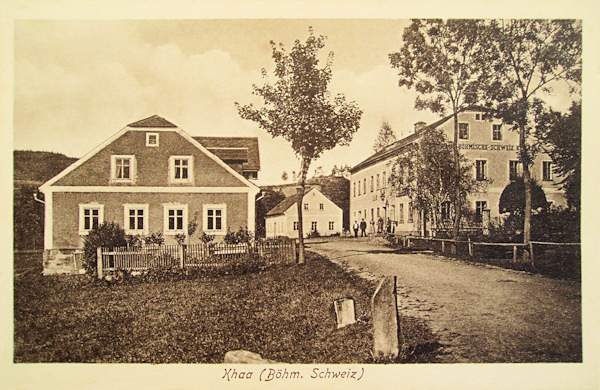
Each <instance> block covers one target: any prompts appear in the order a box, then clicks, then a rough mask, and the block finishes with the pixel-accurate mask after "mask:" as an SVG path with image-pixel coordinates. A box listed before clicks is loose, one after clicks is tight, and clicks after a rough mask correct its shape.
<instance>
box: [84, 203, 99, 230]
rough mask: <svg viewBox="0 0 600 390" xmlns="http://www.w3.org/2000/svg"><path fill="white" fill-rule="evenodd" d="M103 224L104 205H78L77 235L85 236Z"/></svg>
mask: <svg viewBox="0 0 600 390" xmlns="http://www.w3.org/2000/svg"><path fill="white" fill-rule="evenodd" d="M102 222H104V205H101V204H97V203H89V204H80V205H79V234H80V235H86V234H88V233H89V232H90V230H92V229H94V228H98V226H99V225H100V224H101V223H102Z"/></svg>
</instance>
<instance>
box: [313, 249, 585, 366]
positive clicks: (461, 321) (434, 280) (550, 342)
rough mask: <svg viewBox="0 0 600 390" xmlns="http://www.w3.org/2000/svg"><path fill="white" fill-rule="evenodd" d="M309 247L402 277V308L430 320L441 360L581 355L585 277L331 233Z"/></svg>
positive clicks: (365, 272)
mask: <svg viewBox="0 0 600 390" xmlns="http://www.w3.org/2000/svg"><path fill="white" fill-rule="evenodd" d="M307 249H308V250H311V251H314V252H317V253H319V254H321V255H324V256H326V257H328V258H329V259H330V260H332V261H334V262H336V263H339V264H341V265H343V266H344V267H345V268H349V269H352V270H354V271H356V272H358V273H360V274H361V275H362V276H364V277H372V278H378V277H380V276H382V275H396V276H397V277H398V282H397V286H398V298H399V299H398V306H399V310H400V313H401V314H404V315H409V316H414V317H419V318H422V319H425V320H427V322H428V323H429V325H430V327H431V328H432V329H433V331H434V332H435V333H436V334H438V335H439V337H440V341H441V343H442V344H444V345H445V347H444V348H443V350H442V354H441V355H440V359H439V360H440V361H441V362H447V363H449V362H569V361H581V359H582V353H581V347H582V342H581V285H580V283H579V282H575V281H564V280H556V279H550V278H547V277H544V276H540V275H531V274H527V273H523V272H517V271H512V270H504V269H500V268H495V267H489V266H483V265H473V264H467V263H464V262H461V261H459V260H454V259H449V258H445V257H441V256H434V255H428V254H398V253H394V251H393V250H392V249H388V248H386V247H384V246H382V245H378V244H376V243H373V242H372V241H370V240H368V239H361V238H359V239H346V238H331V239H330V238H327V239H318V240H315V241H313V242H310V243H309V244H308V248H307Z"/></svg>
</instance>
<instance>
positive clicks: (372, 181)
mask: <svg viewBox="0 0 600 390" xmlns="http://www.w3.org/2000/svg"><path fill="white" fill-rule="evenodd" d="M373 183H374V180H373V176H371V192H373V187H374V185H373Z"/></svg>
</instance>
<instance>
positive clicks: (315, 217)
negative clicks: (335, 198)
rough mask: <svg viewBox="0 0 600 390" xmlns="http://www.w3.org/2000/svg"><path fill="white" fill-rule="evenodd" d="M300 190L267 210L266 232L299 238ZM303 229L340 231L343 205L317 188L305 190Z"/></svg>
mask: <svg viewBox="0 0 600 390" xmlns="http://www.w3.org/2000/svg"><path fill="white" fill-rule="evenodd" d="M299 197H300V196H299V194H295V195H290V196H288V197H287V198H285V199H284V200H283V201H281V203H279V204H278V205H277V206H275V207H274V208H273V209H271V210H270V211H269V212H268V213H267V221H266V232H267V233H266V236H267V237H277V236H287V237H290V238H298V199H299ZM302 203H303V205H302V222H303V224H302V231H303V232H304V234H305V235H306V234H308V233H310V232H311V231H312V232H318V233H319V234H320V235H323V236H331V235H334V234H341V233H342V229H343V228H342V214H343V213H342V209H341V208H340V207H339V206H338V205H336V204H335V203H333V202H332V201H331V200H330V199H329V198H327V197H326V196H325V195H323V193H322V192H321V191H319V189H318V188H316V187H313V188H311V189H309V190H307V191H306V192H305V195H304V198H303V199H302Z"/></svg>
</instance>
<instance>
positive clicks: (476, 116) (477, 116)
mask: <svg viewBox="0 0 600 390" xmlns="http://www.w3.org/2000/svg"><path fill="white" fill-rule="evenodd" d="M475 120H476V121H480V120H481V113H479V112H477V113H475Z"/></svg>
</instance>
